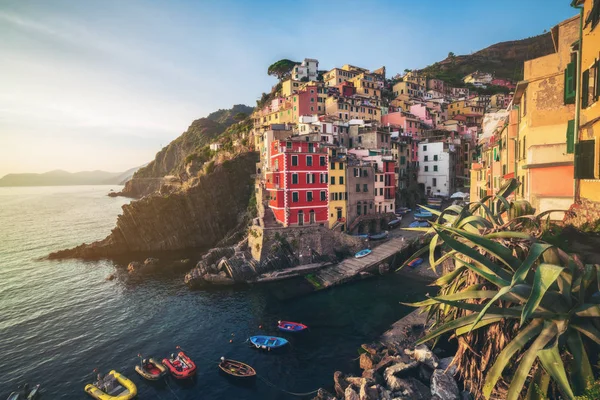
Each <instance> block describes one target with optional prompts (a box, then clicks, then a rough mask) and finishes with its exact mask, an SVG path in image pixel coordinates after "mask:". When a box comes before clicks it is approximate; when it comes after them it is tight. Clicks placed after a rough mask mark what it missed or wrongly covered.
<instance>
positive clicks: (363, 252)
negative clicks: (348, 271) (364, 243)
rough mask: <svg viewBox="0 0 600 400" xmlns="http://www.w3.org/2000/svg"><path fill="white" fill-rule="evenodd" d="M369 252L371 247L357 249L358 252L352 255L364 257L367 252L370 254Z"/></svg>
mask: <svg viewBox="0 0 600 400" xmlns="http://www.w3.org/2000/svg"><path fill="white" fill-rule="evenodd" d="M371 253H372V251H371V249H364V250H361V251H359V252H358V253H356V254H355V255H354V257H355V258H363V257H366V256H368V255H369V254H371Z"/></svg>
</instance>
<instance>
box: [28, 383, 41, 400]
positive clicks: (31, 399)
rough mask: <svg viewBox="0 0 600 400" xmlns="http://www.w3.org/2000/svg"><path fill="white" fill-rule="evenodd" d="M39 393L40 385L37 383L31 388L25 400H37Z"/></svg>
mask: <svg viewBox="0 0 600 400" xmlns="http://www.w3.org/2000/svg"><path fill="white" fill-rule="evenodd" d="M39 393H40V384H39V383H38V384H37V385H35V386H34V387H33V389H32V390H31V392H29V396H27V400H34V399H37V396H38V394H39Z"/></svg>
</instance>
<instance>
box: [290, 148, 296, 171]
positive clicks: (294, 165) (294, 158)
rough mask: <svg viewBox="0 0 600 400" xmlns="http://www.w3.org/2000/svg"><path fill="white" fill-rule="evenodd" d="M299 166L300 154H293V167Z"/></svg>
mask: <svg viewBox="0 0 600 400" xmlns="http://www.w3.org/2000/svg"><path fill="white" fill-rule="evenodd" d="M290 144H291V143H290ZM297 166H298V156H292V167H297Z"/></svg>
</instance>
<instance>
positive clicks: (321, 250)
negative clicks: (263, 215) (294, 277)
mask: <svg viewBox="0 0 600 400" xmlns="http://www.w3.org/2000/svg"><path fill="white" fill-rule="evenodd" d="M282 238H283V239H285V240H286V241H287V242H288V243H289V244H290V246H291V247H292V249H293V251H294V254H295V256H296V257H298V259H299V260H300V263H301V264H310V263H311V262H314V261H313V257H314V256H315V253H316V254H318V255H321V256H329V257H335V256H337V255H340V254H353V253H355V252H356V251H358V250H360V249H362V248H363V247H364V243H363V239H360V238H358V237H354V236H350V235H346V234H343V233H340V232H337V231H332V230H329V229H327V228H326V227H323V226H320V225H309V226H302V227H289V228H283V227H282V228H262V227H260V226H252V227H250V229H249V232H248V246H249V247H250V252H251V254H252V257H253V258H254V259H255V260H257V261H261V260H262V259H264V258H265V257H267V256H268V255H269V254H270V252H271V249H272V248H273V246H274V245H275V244H276V243H277V242H278V241H280V240H281V239H282Z"/></svg>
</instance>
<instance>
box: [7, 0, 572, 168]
mask: <svg viewBox="0 0 600 400" xmlns="http://www.w3.org/2000/svg"><path fill="white" fill-rule="evenodd" d="M570 2H571V1H570V0H526V1H523V0H504V1H502V2H500V3H498V2H493V1H481V0H420V1H415V0H411V1H407V0H390V1H383V0H370V1H358V0H340V1H338V0H317V1H311V0H309V1H305V0H295V1H290V0H274V1H271V0H253V1H242V0H239V1H238V0H219V1H203V0H186V1H184V0H170V1H159V0H144V1H142V0H87V1H73V0H0V177H2V176H4V175H5V174H7V173H22V172H46V171H50V170H54V169H63V170H67V171H71V172H76V171H84V170H105V171H111V172H118V171H124V170H127V169H129V168H132V167H136V166H139V165H142V164H145V163H146V162H148V161H151V160H152V159H153V158H154V155H155V154H156V152H157V151H159V150H160V149H161V148H162V147H163V146H165V145H167V144H168V143H169V142H170V141H171V140H173V139H175V138H176V137H177V136H179V135H180V134H181V133H183V132H184V131H185V130H186V129H187V127H188V126H189V125H190V124H191V122H192V121H193V120H195V119H197V118H200V117H204V116H206V115H208V114H209V113H210V112H212V111H216V110H218V109H221V108H230V107H231V106H232V105H233V104H240V103H243V104H247V105H250V106H254V105H255V104H256V100H257V99H258V98H259V97H260V95H261V93H262V92H268V91H269V90H270V88H271V86H272V85H274V84H275V83H276V80H275V78H274V77H271V76H268V75H267V73H266V71H267V68H268V66H269V65H270V64H271V63H273V62H275V61H277V60H279V59H282V58H289V59H292V60H297V61H301V60H302V59H304V58H317V59H318V60H319V69H331V68H333V67H340V66H342V65H343V64H353V65H358V66H361V67H364V68H369V69H375V68H379V67H381V66H382V65H385V66H386V68H387V72H388V75H395V74H396V73H399V72H402V71H403V70H404V69H405V68H408V69H413V68H422V67H424V66H426V65H429V64H431V63H433V62H436V61H440V60H442V59H444V58H446V56H447V55H448V52H450V51H452V52H454V53H455V54H457V55H459V54H469V53H471V52H475V51H478V50H480V49H482V48H485V47H487V46H489V45H492V44H494V43H497V42H501V41H506V40H515V39H522V38H525V37H529V36H534V35H537V34H540V33H542V32H543V31H544V30H545V29H549V28H551V27H552V26H553V25H555V24H557V23H558V22H560V21H562V20H564V19H567V18H569V17H571V16H573V15H575V14H576V12H575V10H574V9H572V8H571V7H569V4H570Z"/></svg>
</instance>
